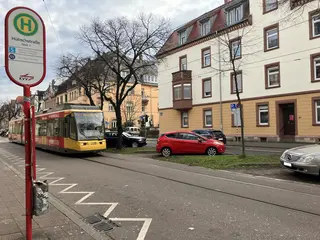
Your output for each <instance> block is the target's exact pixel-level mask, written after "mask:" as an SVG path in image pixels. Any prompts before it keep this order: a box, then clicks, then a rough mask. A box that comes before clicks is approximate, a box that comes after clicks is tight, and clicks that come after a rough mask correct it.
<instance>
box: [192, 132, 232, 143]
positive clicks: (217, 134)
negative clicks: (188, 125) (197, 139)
mask: <svg viewBox="0 0 320 240" xmlns="http://www.w3.org/2000/svg"><path fill="white" fill-rule="evenodd" d="M192 132H195V133H197V134H200V135H202V136H204V137H206V138H213V139H216V140H219V141H222V142H223V143H224V144H227V138H226V135H224V133H223V132H222V131H220V130H215V129H196V130H192ZM208 135H209V136H210V137H207V136H208Z"/></svg>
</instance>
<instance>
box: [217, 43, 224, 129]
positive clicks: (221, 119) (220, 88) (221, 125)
mask: <svg viewBox="0 0 320 240" xmlns="http://www.w3.org/2000/svg"><path fill="white" fill-rule="evenodd" d="M218 49H219V50H218V51H219V92H220V130H221V132H223V118H222V86H221V84H222V80H221V52H220V39H219V37H218Z"/></svg>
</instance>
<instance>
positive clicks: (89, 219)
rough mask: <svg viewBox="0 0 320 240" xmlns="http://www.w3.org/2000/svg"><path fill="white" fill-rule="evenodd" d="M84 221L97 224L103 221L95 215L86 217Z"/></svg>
mask: <svg viewBox="0 0 320 240" xmlns="http://www.w3.org/2000/svg"><path fill="white" fill-rule="evenodd" d="M84 221H85V222H87V223H89V224H95V223H98V222H101V219H100V218H99V217H97V216H95V215H93V216H90V217H87V218H85V219H84Z"/></svg>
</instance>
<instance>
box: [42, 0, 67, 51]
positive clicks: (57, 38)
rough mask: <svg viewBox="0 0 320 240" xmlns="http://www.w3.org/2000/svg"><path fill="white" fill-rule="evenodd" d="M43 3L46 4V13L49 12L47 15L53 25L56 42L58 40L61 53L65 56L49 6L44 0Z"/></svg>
mask: <svg viewBox="0 0 320 240" xmlns="http://www.w3.org/2000/svg"><path fill="white" fill-rule="evenodd" d="M42 1H43V3H44V6H45V8H46V11H47V14H48V18H49V21H50V24H51V26H52V29H53V33H54V35H55V37H56V40H57V42H58V44H59V46H60V51H61V53H62V54H63V47H62V44H61V42H60V39H59V36H58V34H57V32H56V28H55V26H54V24H53V21H52V18H51V14H50V12H49V9H48V6H47V4H46V2H45V0H42Z"/></svg>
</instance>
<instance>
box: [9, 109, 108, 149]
mask: <svg viewBox="0 0 320 240" xmlns="http://www.w3.org/2000/svg"><path fill="white" fill-rule="evenodd" d="M35 118H36V127H35V135H36V147H37V148H40V149H46V150H50V151H54V152H61V153H81V152H99V151H102V150H104V149H106V140H105V139H104V132H105V128H104V117H103V112H102V111H101V110H100V108H99V107H96V106H90V105H84V104H83V105H82V104H62V105H59V106H58V107H56V108H54V109H48V110H43V111H42V112H38V113H36V115H35ZM8 137H9V141H10V142H16V143H20V144H24V119H23V118H20V119H15V120H12V121H10V122H9V135H8Z"/></svg>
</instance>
